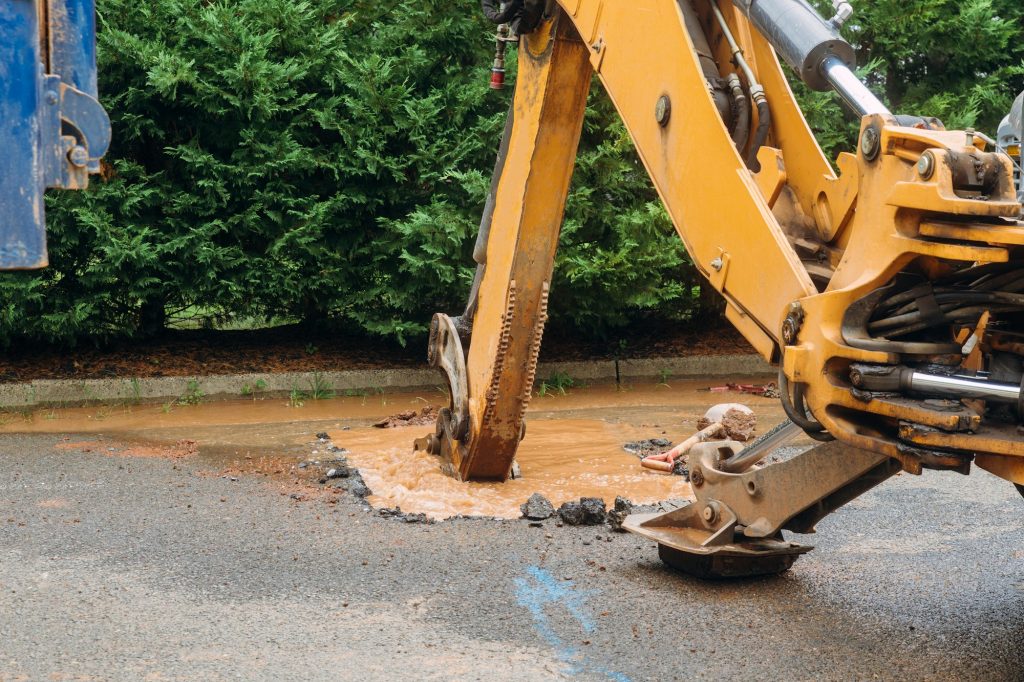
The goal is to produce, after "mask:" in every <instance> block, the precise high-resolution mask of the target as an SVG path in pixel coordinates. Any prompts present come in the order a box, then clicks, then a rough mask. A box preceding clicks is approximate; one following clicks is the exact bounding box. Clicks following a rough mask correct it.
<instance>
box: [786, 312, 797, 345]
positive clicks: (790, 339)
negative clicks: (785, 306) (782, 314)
mask: <svg viewBox="0 0 1024 682" xmlns="http://www.w3.org/2000/svg"><path fill="white" fill-rule="evenodd" d="M796 333H797V332H796V324H795V323H794V322H793V320H792V319H790V318H786V321H785V322H783V323H782V340H783V341H785V342H786V345H787V346H792V345H793V344H794V343H795V342H796Z"/></svg>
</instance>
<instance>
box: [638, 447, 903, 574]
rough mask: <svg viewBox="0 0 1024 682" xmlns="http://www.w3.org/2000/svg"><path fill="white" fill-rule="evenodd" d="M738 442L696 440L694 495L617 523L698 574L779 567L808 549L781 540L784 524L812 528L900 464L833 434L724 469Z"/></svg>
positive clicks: (765, 570) (805, 530)
mask: <svg viewBox="0 0 1024 682" xmlns="http://www.w3.org/2000/svg"><path fill="white" fill-rule="evenodd" d="M741 450H742V445H741V444H739V443H735V442H732V441H720V442H712V443H703V444H701V445H698V446H696V447H695V448H694V449H693V451H692V453H691V462H696V464H694V465H692V466H691V468H690V483H691V486H692V487H693V492H694V495H695V497H696V500H694V501H693V502H691V503H690V504H688V505H686V506H685V507H682V508H680V509H676V510H674V511H670V512H668V513H663V514H642V515H632V516H629V517H628V518H627V519H626V521H625V523H623V528H625V529H626V530H628V531H630V532H632V533H636V534H638V535H642V536H644V537H647V538H650V539H652V540H654V541H655V542H657V543H658V553H659V556H660V557H661V559H662V560H663V561H664V562H665V563H667V564H669V565H670V566H673V567H674V568H677V569H679V570H681V571H684V572H686V573H690V574H693V575H696V576H698V577H702V578H738V577H748V576H756V575H768V574H773V573H780V572H782V571H785V570H788V569H789V568H790V567H791V566H792V565H793V562H795V561H796V560H797V558H799V557H800V555H802V554H806V553H807V552H809V551H810V550H811V549H812V547H810V546H805V545H800V544H798V543H795V542H788V541H786V539H785V538H784V537H783V534H782V531H783V530H790V531H793V532H796V533H813V532H814V526H815V524H816V523H817V522H818V521H820V520H821V519H822V518H824V517H825V516H827V515H828V514H830V513H831V512H833V511H835V510H836V509H838V508H839V507H841V506H842V505H844V504H846V503H847V502H849V501H850V500H852V499H854V498H856V497H857V496H859V495H861V494H862V493H864V492H866V491H867V490H870V489H871V488H873V487H875V486H876V485H878V484H879V483H881V482H883V481H885V480H886V479H888V478H889V477H891V476H893V475H894V474H896V473H897V472H899V471H900V470H901V467H900V464H899V463H898V462H897V461H895V460H892V459H890V458H888V457H886V456H885V455H879V454H875V453H872V452H868V451H866V450H860V449H856V448H851V447H849V446H846V445H843V444H841V443H839V442H833V443H827V444H824V445H819V446H817V447H815V448H813V449H811V450H808V451H807V452H805V453H803V454H801V455H797V456H796V457H793V458H792V459H789V460H786V461H783V462H780V463H777V464H772V465H769V466H765V467H762V468H750V469H747V470H746V471H743V472H741V473H728V472H726V471H723V470H722V469H723V468H728V463H729V461H730V460H733V461H736V459H737V458H738V457H739V456H740V453H741Z"/></svg>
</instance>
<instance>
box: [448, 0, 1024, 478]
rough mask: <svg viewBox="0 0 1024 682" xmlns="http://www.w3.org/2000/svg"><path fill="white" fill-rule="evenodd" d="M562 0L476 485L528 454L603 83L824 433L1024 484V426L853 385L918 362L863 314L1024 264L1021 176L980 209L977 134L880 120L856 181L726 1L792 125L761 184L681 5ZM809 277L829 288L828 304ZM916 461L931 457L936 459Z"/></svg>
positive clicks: (493, 363) (475, 406)
mask: <svg viewBox="0 0 1024 682" xmlns="http://www.w3.org/2000/svg"><path fill="white" fill-rule="evenodd" d="M559 4H560V6H561V7H562V8H563V10H564V14H562V13H560V12H556V14H555V17H554V18H553V19H552V21H549V22H548V23H547V24H545V25H544V26H543V27H542V28H541V29H540V30H538V31H537V32H535V33H534V34H531V35H529V36H526V37H525V38H524V39H523V40H522V44H521V46H520V61H519V64H520V66H519V69H520V71H519V76H518V85H517V91H516V96H515V106H514V111H515V123H514V128H513V135H512V141H511V146H510V149H509V153H508V157H507V160H506V164H505V169H504V171H503V173H502V175H501V178H500V184H499V187H498V196H497V204H496V210H495V215H494V223H493V226H492V229H491V236H490V242H489V245H488V249H487V265H486V272H485V275H484V279H483V284H482V287H481V290H480V295H479V298H478V301H479V312H478V314H477V317H476V320H475V322H474V327H473V336H472V342H471V344H470V346H469V352H468V363H467V370H468V377H469V393H470V396H469V397H470V400H469V404H470V413H471V415H470V416H471V429H470V434H469V436H468V437H467V438H466V442H463V443H458V444H457V447H456V448H455V454H454V458H455V460H456V462H455V463H456V465H457V469H458V471H459V472H460V475H461V476H463V477H464V478H498V479H501V478H504V477H505V476H506V475H507V474H508V471H509V467H510V466H511V463H512V459H513V457H514V455H515V450H516V447H517V445H518V442H519V435H520V433H521V427H522V414H523V410H524V409H525V405H526V404H527V402H528V401H529V398H530V392H531V388H532V383H533V378H534V377H533V370H534V368H535V361H536V354H537V352H538V350H539V345H540V338H541V332H542V329H543V323H544V319H545V315H546V297H547V292H548V288H547V287H548V282H549V281H550V274H551V267H552V262H553V258H554V250H555V247H556V245H557V238H558V232H559V228H560V224H561V220H562V211H563V206H564V201H565V196H566V192H567V187H568V183H569V179H570V177H571V171H572V166H573V163H574V157H575V153H576V145H577V143H578V138H579V132H580V128H581V125H582V119H583V112H584V108H585V100H586V93H587V89H588V86H589V83H590V79H591V75H592V72H596V73H597V75H598V77H599V78H600V80H601V82H602V83H603V85H604V86H605V88H606V90H607V91H608V93H609V95H610V97H611V99H612V101H613V102H614V104H615V106H616V108H617V109H618V111H619V113H620V114H621V116H622V118H623V121H624V122H625V124H626V127H627V129H628V130H629V132H630V135H631V136H632V139H633V141H634V143H635V145H636V149H637V152H638V154H639V156H640V158H641V159H642V161H643V163H644V166H645V167H646V169H647V171H648V173H649V174H650V176H651V179H652V181H653V183H654V185H655V187H656V188H657V191H658V193H659V195H660V196H661V199H662V201H663V202H664V204H665V206H666V208H667V210H668V212H669V214H670V216H671V217H672V220H673V222H674V224H675V226H676V229H677V231H678V233H679V236H680V238H681V239H682V240H683V242H684V243H685V245H686V247H687V249H688V251H689V253H690V255H691V257H692V259H693V261H694V263H695V264H696V266H697V268H698V269H699V270H700V271H701V272H702V274H704V275H705V276H706V277H707V279H708V280H709V282H710V283H711V284H712V285H713V286H714V287H715V288H716V289H717V290H719V291H720V292H721V293H722V294H723V296H724V297H725V299H726V301H727V304H728V305H727V312H726V314H727V317H728V319H729V320H730V321H731V322H732V323H733V324H734V325H735V326H736V327H737V328H738V329H739V330H740V331H741V333H742V334H743V335H744V336H745V337H746V338H747V339H748V340H749V341H750V343H751V344H752V345H753V346H754V347H755V348H756V349H757V350H758V352H759V353H760V354H761V355H763V356H764V357H765V358H767V359H769V360H771V361H776V362H780V363H781V365H782V369H783V371H784V372H785V375H786V377H788V379H789V381H790V382H793V383H797V384H801V385H802V386H803V392H804V395H805V397H806V401H807V406H808V408H809V409H810V412H811V414H812V415H813V417H814V418H815V419H817V420H818V421H820V422H821V423H822V424H824V426H825V427H827V429H828V431H829V432H830V433H832V434H833V435H834V436H836V437H837V438H839V439H840V440H842V441H844V442H845V443H847V444H849V445H853V446H856V447H860V448H865V449H869V450H873V451H875V452H879V453H882V454H885V455H888V456H890V457H893V458H896V459H898V460H899V461H900V462H901V463H902V464H903V465H904V468H906V469H907V470H908V471H915V472H916V471H920V469H921V468H922V466H924V465H925V464H926V463H929V462H931V463H932V464H934V462H935V461H945V459H944V458H948V452H947V453H945V454H943V452H941V451H948V450H950V449H952V450H958V451H960V452H961V453H963V455H964V456H965V457H967V458H969V457H971V456H973V455H974V454H978V455H979V458H978V462H979V465H981V464H982V463H983V462H984V463H985V464H986V468H990V470H993V471H994V472H995V473H997V475H1002V476H1004V477H1006V478H1011V479H1013V480H1017V479H1018V478H1019V476H1020V469H1019V468H1018V467H1017V465H1016V464H1013V465H1010V464H1007V460H1008V458H1020V457H1024V440H1022V437H1021V436H1020V435H1019V434H1017V433H1016V431H1015V430H1009V431H1006V430H1000V429H991V428H985V427H984V426H983V425H981V424H980V418H978V417H977V415H974V417H972V416H971V414H970V413H968V412H965V410H966V408H964V410H960V411H954V412H946V413H942V412H941V411H937V410H935V409H932V408H930V407H929V406H927V405H925V404H924V403H923V401H916V402H915V401H913V400H909V399H907V400H887V399H883V398H865V397H864V396H863V395H858V394H856V392H855V391H853V387H852V386H851V384H850V381H849V368H850V365H851V364H852V363H855V362H860V363H877V364H898V363H900V362H903V361H904V360H903V359H902V358H901V357H900V356H898V355H896V354H894V353H892V352H879V351H867V350H860V349H857V348H854V347H851V346H850V344H849V343H847V340H846V339H844V336H843V330H842V324H843V319H844V315H845V314H846V312H847V310H848V309H850V307H851V305H852V304H854V303H855V302H856V301H858V300H860V299H861V298H863V297H864V296H866V295H867V294H869V293H870V292H872V291H874V290H876V289H878V288H879V287H882V286H885V285H887V284H888V283H889V282H890V281H891V280H892V278H893V277H894V276H895V275H896V274H897V273H899V272H901V271H903V270H904V269H906V268H907V267H908V266H913V267H915V268H916V269H917V270H918V271H920V272H922V273H932V274H931V276H938V275H940V274H942V273H943V272H947V271H948V270H949V268H950V267H951V266H952V265H955V264H962V265H970V264H982V263H999V262H1006V261H1007V260H1009V259H1011V258H1012V257H1013V258H1019V257H1020V253H1019V252H1017V251H1015V249H1017V247H1019V246H1021V245H1022V244H1024V224H1021V223H1018V222H1016V217H1017V216H1018V215H1019V211H1020V205H1019V204H1018V203H1017V201H1016V197H1015V193H1014V189H1013V186H1012V167H1011V165H1010V162H1009V160H1008V159H1005V157H1004V158H1003V160H1002V162H1001V163H1002V164H1003V165H1002V166H997V167H996V168H995V172H996V174H997V178H998V180H999V182H998V183H997V185H996V186H994V187H993V188H991V189H990V190H989V193H988V195H986V196H985V197H983V198H979V197H977V196H969V195H965V194H964V193H963V192H961V191H958V189H957V187H956V180H955V177H954V171H953V170H952V169H953V167H954V166H955V162H954V159H955V158H960V159H963V158H965V155H966V158H968V159H979V162H980V158H981V157H980V156H979V155H980V154H981V150H980V148H979V145H980V144H981V143H980V142H978V141H974V142H973V143H971V144H968V138H967V137H966V135H965V133H963V132H957V131H942V130H929V129H923V128H918V127H902V126H900V125H898V123H897V121H896V120H895V119H894V118H888V117H882V116H870V117H866V118H865V119H864V120H863V121H862V132H863V131H864V130H866V129H867V128H869V127H871V128H872V129H873V132H877V136H878V139H879V144H878V154H877V156H876V157H874V158H871V159H869V158H866V157H865V154H864V152H863V150H858V151H857V153H856V154H853V153H850V154H842V155H840V157H839V158H838V159H837V163H836V165H837V168H838V170H839V173H838V174H837V173H836V172H835V171H834V170H833V168H832V167H831V166H830V165H829V164H828V163H827V162H826V160H825V159H824V157H823V156H822V153H821V150H820V148H819V147H818V145H817V143H816V141H815V140H814V136H813V134H812V133H811V131H810V130H809V129H808V127H807V124H806V121H805V120H804V118H803V116H802V115H801V113H800V111H799V108H798V107H797V105H796V102H795V100H794V98H793V95H792V92H791V91H790V88H789V85H788V83H787V81H786V78H785V74H784V72H783V71H782V68H781V67H780V64H779V61H778V59H777V57H776V55H775V53H774V51H773V50H772V48H771V46H770V45H769V44H768V43H767V42H766V41H765V39H764V38H763V37H761V36H760V35H759V34H757V32H756V31H754V30H752V28H751V27H750V26H749V24H748V23H747V22H746V20H745V19H744V18H743V17H742V15H740V14H739V12H737V11H736V10H735V8H734V7H733V6H732V4H731V3H730V2H728V0H723V2H722V3H721V4H722V7H723V10H724V11H725V15H726V17H727V19H728V22H729V24H730V26H731V27H732V29H733V31H734V33H735V36H736V38H737V40H738V41H739V43H740V44H741V47H742V49H743V51H744V54H745V55H746V57H747V59H748V61H749V62H750V64H751V67H752V68H753V69H754V70H755V72H756V75H757V78H758V80H759V81H760V82H761V83H762V84H763V86H764V88H765V91H766V93H767V95H768V98H769V102H770V107H771V112H772V128H771V132H770V135H769V137H768V141H767V145H766V146H765V147H764V148H762V149H761V150H760V154H759V156H758V159H759V161H760V162H761V171H760V172H759V173H757V174H755V173H753V172H751V171H750V170H748V169H747V168H746V166H745V164H744V161H743V153H744V152H745V151H746V150H737V149H736V148H735V145H734V144H733V142H732V139H731V137H730V133H729V130H728V128H727V126H726V123H725V122H724V121H723V120H722V119H721V118H720V116H719V113H718V110H717V109H716V107H715V105H714V103H713V100H712V97H711V95H710V93H709V91H708V86H707V83H706V79H705V75H704V73H703V72H702V70H701V65H700V62H699V58H698V55H697V53H696V51H695V49H694V46H693V42H692V40H691V38H690V36H689V34H688V33H687V31H686V28H685V24H684V20H683V16H682V14H681V11H680V8H679V6H678V5H677V3H676V1H675V0H634V1H633V2H629V3H625V2H613V1H611V0H560V3H559ZM694 5H695V9H696V10H697V13H698V14H699V15H700V16H701V17H702V20H703V24H704V29H705V31H706V33H707V37H708V40H709V43H710V45H711V46H712V50H713V51H714V52H715V56H716V58H717V61H718V64H719V67H720V68H721V69H722V72H723V73H722V75H723V76H725V75H727V73H728V72H729V71H730V70H731V69H733V68H734V67H733V66H732V65H731V64H730V61H731V60H730V59H729V49H728V47H727V46H726V45H725V44H724V41H723V39H722V35H721V32H720V30H719V29H718V28H717V26H716V25H714V24H713V23H712V22H711V21H710V12H709V8H708V5H707V3H706V2H704V0H696V1H695V2H694ZM580 36H582V39H581V38H580ZM659 100H660V101H661V103H662V105H664V102H665V100H668V102H669V103H670V115H669V116H667V117H666V116H661V117H660V119H659V117H658V116H656V113H655V112H656V109H657V107H658V106H659ZM662 109H664V106H662ZM751 125H752V129H753V127H755V126H756V125H757V121H756V116H755V120H754V121H752V123H751ZM925 152H928V153H929V154H932V155H934V157H935V158H936V159H937V160H938V161H937V163H936V164H935V166H936V170H935V172H934V173H933V174H931V175H930V176H929V177H927V178H925V177H922V176H921V174H920V172H919V171H918V169H917V163H918V161H919V159H920V158H921V156H922V155H923V154H924V153H925ZM773 209H774V210H773ZM808 248H810V249H812V250H814V249H817V253H816V255H812V256H806V258H807V261H806V263H807V265H806V266H805V263H804V262H803V261H802V260H801V255H800V253H801V252H799V251H798V249H804V250H806V249H808ZM809 269H811V270H813V271H814V272H815V274H816V277H817V278H818V281H819V282H821V281H822V278H824V280H825V281H826V282H827V286H826V285H825V284H824V283H822V285H821V286H822V291H820V292H819V289H818V288H817V287H816V286H815V283H814V281H813V280H812V278H811V276H810V274H809ZM795 304H799V308H800V310H802V312H803V320H802V325H800V327H799V333H798V335H797V337H796V338H795V339H791V341H790V342H789V343H788V345H787V343H786V342H784V341H783V340H782V332H781V330H782V325H783V321H784V320H785V319H786V317H787V315H788V314H790V311H791V310H793V309H794V308H793V306H794V305H795ZM906 424H911V425H920V426H921V427H927V428H924V429H917V428H916V427H913V428H910V429H907V428H905V425H906ZM929 429H931V430H929ZM900 434H902V436H901V435H900ZM906 445H911V446H915V445H916V446H919V447H920V448H924V449H925V450H928V449H929V448H931V449H932V450H930V451H929V452H932V454H928V452H924V451H919V452H914V451H912V450H913V448H910V449H908V448H907V447H905V446H906ZM922 452H924V454H922ZM935 452H938V453H939V454H937V455H936V454H934V453H935ZM929 457H931V458H932V459H931V460H930V459H929ZM963 461H965V462H966V461H967V459H964V460H963ZM948 464H949V463H948V462H946V465H948Z"/></svg>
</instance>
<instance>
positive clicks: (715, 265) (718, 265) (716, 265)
mask: <svg viewBox="0 0 1024 682" xmlns="http://www.w3.org/2000/svg"><path fill="white" fill-rule="evenodd" d="M724 267H725V261H723V260H722V259H721V258H716V259H715V260H713V261H711V268H712V269H713V270H714V271H715V272H721V271H722V268H724Z"/></svg>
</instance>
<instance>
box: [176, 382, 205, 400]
mask: <svg viewBox="0 0 1024 682" xmlns="http://www.w3.org/2000/svg"><path fill="white" fill-rule="evenodd" d="M205 397H206V393H204V392H203V389H202V387H201V386H200V385H199V381H198V380H196V379H189V381H188V387H187V388H186V389H185V392H184V393H182V394H181V396H180V397H179V398H178V404H179V405H198V404H199V403H201V402H203V398H205Z"/></svg>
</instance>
